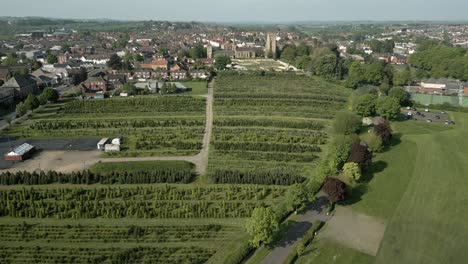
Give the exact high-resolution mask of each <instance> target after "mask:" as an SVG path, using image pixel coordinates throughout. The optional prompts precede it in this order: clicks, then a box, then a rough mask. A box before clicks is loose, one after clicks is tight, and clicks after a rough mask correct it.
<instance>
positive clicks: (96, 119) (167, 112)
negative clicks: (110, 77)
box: [4, 96, 206, 156]
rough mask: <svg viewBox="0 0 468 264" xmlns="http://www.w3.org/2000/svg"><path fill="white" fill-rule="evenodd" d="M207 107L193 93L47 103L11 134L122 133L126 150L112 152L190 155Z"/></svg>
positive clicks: (196, 148)
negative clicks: (191, 94) (187, 94)
mask: <svg viewBox="0 0 468 264" xmlns="http://www.w3.org/2000/svg"><path fill="white" fill-rule="evenodd" d="M205 108H206V103H205V99H204V98H199V97H197V98H196V97H190V96H168V97H139V98H115V99H106V100H102V101H100V100H83V101H73V102H69V103H65V104H51V105H46V106H45V107H44V108H43V109H41V110H39V111H36V112H34V113H33V115H32V117H30V118H29V119H27V120H26V121H25V122H23V123H21V124H18V125H14V126H13V127H12V128H11V129H9V130H8V131H6V134H7V135H10V136H14V137H20V138H28V139H52V138H65V139H69V138H102V137H108V138H113V137H122V138H123V143H124V144H123V145H122V151H121V152H120V153H112V154H108V155H114V156H166V155H191V154H195V153H198V151H199V150H200V148H201V144H202V142H201V141H202V138H203V131H204V128H205ZM4 134H5V132H4Z"/></svg>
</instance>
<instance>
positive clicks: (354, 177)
mask: <svg viewBox="0 0 468 264" xmlns="http://www.w3.org/2000/svg"><path fill="white" fill-rule="evenodd" d="M343 176H344V177H345V178H346V179H347V180H349V181H350V182H357V181H359V179H361V176H362V175H361V168H360V167H359V164H357V163H354V162H348V163H346V164H345V165H344V166H343Z"/></svg>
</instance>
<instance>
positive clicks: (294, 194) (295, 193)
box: [286, 184, 308, 213]
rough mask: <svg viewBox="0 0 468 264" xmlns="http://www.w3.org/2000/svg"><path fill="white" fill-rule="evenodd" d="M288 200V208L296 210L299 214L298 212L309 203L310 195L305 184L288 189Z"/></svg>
mask: <svg viewBox="0 0 468 264" xmlns="http://www.w3.org/2000/svg"><path fill="white" fill-rule="evenodd" d="M286 200H287V203H288V206H290V207H291V208H294V210H295V211H296V213H297V210H298V209H300V208H301V207H302V206H303V205H304V204H305V203H306V202H307V201H308V194H307V191H306V189H305V187H304V184H294V185H293V186H291V187H290V188H289V189H288V193H287V195H286Z"/></svg>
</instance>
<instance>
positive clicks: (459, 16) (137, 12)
mask: <svg viewBox="0 0 468 264" xmlns="http://www.w3.org/2000/svg"><path fill="white" fill-rule="evenodd" d="M45 3H47V4H44V2H36V1H30V0H19V1H8V2H7V3H5V4H4V7H3V8H2V10H0V16H12V17H50V18H70V19H111V20H123V21H141V20H167V21H199V22H223V23H239V22H244V23H245V22H248V23H259V22H263V23H265V22H281V23H292V22H346V21H466V20H467V18H466V15H465V14H464V12H463V10H466V9H467V8H468V2H464V1H459V0H448V1H443V2H442V1H435V0H432V1H429V2H428V1H421V0H411V1H401V0H398V1H396V2H395V1H394V2H392V3H391V5H390V4H389V3H386V2H384V1H371V0H357V1H352V2H350V1H345V0H336V1H334V2H333V3H324V2H322V1H319V0H313V1H304V0H294V1H292V2H288V3H287V4H285V3H283V2H280V1H276V0H272V1H266V0H255V1H247V0H239V1H236V2H235V3H233V4H232V5H220V4H219V2H218V1H214V0H205V1H202V2H201V3H200V2H197V3H194V2H191V1H178V2H176V3H166V2H160V1H147V0H136V1H133V2H132V3H133V7H134V8H135V9H134V12H129V7H128V6H127V5H126V3H118V2H117V3H116V2H115V1H109V0H103V1H99V2H93V1H91V0H83V1H80V2H79V3H78V2H71V3H69V4H67V5H66V6H63V4H62V2H61V1H58V0H48V1H45ZM89 6H94V7H95V8H89ZM142 6H144V7H145V8H142V9H139V7H142ZM392 10H393V11H395V12H392Z"/></svg>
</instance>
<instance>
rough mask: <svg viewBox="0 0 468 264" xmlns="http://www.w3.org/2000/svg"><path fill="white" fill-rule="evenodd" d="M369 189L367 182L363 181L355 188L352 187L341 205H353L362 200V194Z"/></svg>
mask: <svg viewBox="0 0 468 264" xmlns="http://www.w3.org/2000/svg"><path fill="white" fill-rule="evenodd" d="M368 190H369V187H368V186H367V184H365V183H361V184H359V185H357V186H355V187H354V188H350V189H349V190H348V191H347V194H346V195H347V196H346V199H345V200H344V201H343V202H341V203H340V204H341V205H352V204H355V203H357V202H359V201H361V200H362V196H363V195H364V194H365V193H366V192H367V191H368Z"/></svg>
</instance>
